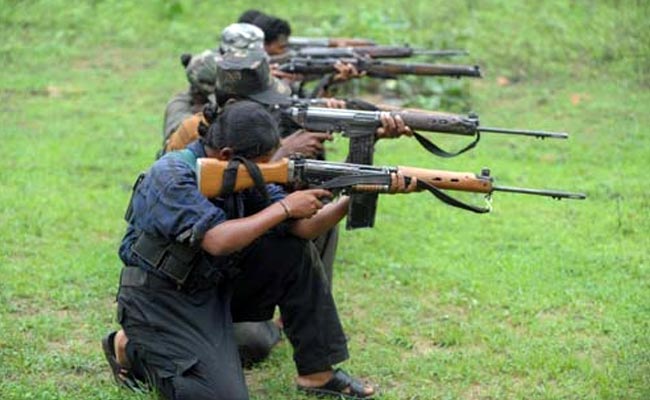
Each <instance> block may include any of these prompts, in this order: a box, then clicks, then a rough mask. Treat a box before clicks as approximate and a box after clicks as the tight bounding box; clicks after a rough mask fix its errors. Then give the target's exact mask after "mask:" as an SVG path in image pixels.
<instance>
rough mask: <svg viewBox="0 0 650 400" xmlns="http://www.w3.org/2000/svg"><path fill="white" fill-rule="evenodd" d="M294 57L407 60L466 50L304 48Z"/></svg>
mask: <svg viewBox="0 0 650 400" xmlns="http://www.w3.org/2000/svg"><path fill="white" fill-rule="evenodd" d="M293 54H294V56H295V57H312V58H327V57H334V58H341V57H357V56H368V57H370V58H408V57H413V56H434V57H453V56H465V55H468V54H469V53H468V52H467V51H466V50H426V49H414V48H412V47H409V46H363V47H335V48H333V47H304V48H301V49H298V50H296V51H294V52H293Z"/></svg>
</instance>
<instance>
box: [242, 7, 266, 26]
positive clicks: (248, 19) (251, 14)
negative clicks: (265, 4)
mask: <svg viewBox="0 0 650 400" xmlns="http://www.w3.org/2000/svg"><path fill="white" fill-rule="evenodd" d="M260 15H264V13H263V12H261V11H260V10H246V11H244V12H243V13H242V15H240V16H239V19H238V20H237V22H243V23H247V24H252V23H253V21H254V20H255V18H257V17H259V16H260Z"/></svg>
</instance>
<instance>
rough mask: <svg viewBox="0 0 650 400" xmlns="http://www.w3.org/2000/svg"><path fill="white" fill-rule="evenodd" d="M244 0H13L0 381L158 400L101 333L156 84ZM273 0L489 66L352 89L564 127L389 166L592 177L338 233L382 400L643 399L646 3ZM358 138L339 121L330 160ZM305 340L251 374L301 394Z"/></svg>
mask: <svg viewBox="0 0 650 400" xmlns="http://www.w3.org/2000/svg"><path fill="white" fill-rule="evenodd" d="M253 6H257V5H256V4H255V2H252V1H238V2H234V3H230V2H228V3H226V2H216V3H214V4H213V3H202V2H192V1H155V0H152V1H147V2H132V1H120V2H117V1H89V2H78V3H74V4H73V3H70V2H64V1H56V0H53V1H47V2H44V1H28V2H18V1H8V0H3V1H0V22H1V23H0V37H2V38H3V40H2V42H1V43H0V59H2V68H3V74H2V75H0V99H1V100H2V101H1V102H0V127H1V128H0V132H1V136H0V137H1V139H2V144H1V145H0V182H2V190H0V227H1V228H0V272H1V273H2V279H0V331H2V333H3V334H2V335H1V336H0V398H2V399H88V398H97V399H122V398H133V399H136V398H148V397H147V396H146V395H145V396H137V395H131V394H128V393H124V392H122V391H120V390H119V389H117V388H116V387H115V386H114V384H113V383H112V381H111V379H110V375H109V373H108V370H107V367H106V365H105V361H104V360H103V357H102V354H101V351H100V347H99V339H100V338H101V337H102V336H103V335H104V334H105V333H106V332H107V331H108V330H109V329H111V328H115V327H116V326H117V325H116V323H115V317H114V315H115V314H114V313H115V306H114V303H113V299H114V296H115V289H116V283H117V279H118V275H119V268H120V266H119V260H118V258H117V257H116V249H117V246H118V243H119V241H120V238H121V234H122V232H123V229H124V222H123V220H122V215H123V211H124V208H125V206H126V203H127V201H128V196H129V190H130V186H131V184H132V181H133V180H134V178H135V177H136V175H137V173H138V172H139V171H140V170H143V169H145V168H146V167H147V166H148V165H149V164H150V163H151V161H152V159H153V156H154V154H155V152H156V150H157V149H158V145H159V143H160V135H161V134H160V131H161V127H162V114H163V107H164V104H165V102H166V101H167V99H168V98H169V97H171V95H172V94H174V93H175V92H177V91H179V90H181V89H183V88H184V87H185V86H186V81H185V78H184V75H183V72H182V70H181V68H180V66H179V63H178V55H179V54H180V53H182V52H185V51H194V52H198V51H200V50H202V49H204V48H208V47H212V46H214V44H215V37H216V36H217V33H218V32H219V31H220V30H221V28H222V27H224V26H225V25H227V24H228V23H230V22H231V21H234V20H235V19H236V17H237V15H238V14H239V13H240V12H241V11H243V10H245V9H247V8H250V7H253ZM265 9H266V10H267V11H269V12H271V13H275V14H280V15H283V16H285V17H286V18H288V19H289V20H290V21H291V23H292V26H293V28H294V31H295V32H296V34H301V35H331V36H346V35H348V36H363V37H370V38H374V39H376V40H377V41H378V42H381V43H403V42H408V43H411V44H412V45H414V46H416V45H417V46H421V47H430V48H443V47H447V48H459V47H460V48H466V49H468V50H469V51H470V53H471V56H470V57H468V58H466V59H461V60H458V62H467V63H473V62H477V63H478V64H479V65H481V67H482V68H483V69H484V71H485V73H486V77H485V79H483V80H481V81H472V82H469V81H460V82H453V83H450V82H449V81H445V80H441V79H440V80H412V81H411V82H410V84H404V83H403V82H402V83H398V84H384V83H381V84H377V83H374V84H368V83H364V84H355V85H351V86H350V87H348V88H342V89H341V92H340V94H341V95H347V94H355V93H365V92H367V91H368V90H370V89H373V90H377V91H379V92H381V93H382V94H383V95H385V96H394V97H395V96H398V97H399V100H401V101H402V102H404V103H407V104H411V105H415V106H421V107H430V108H433V107H435V106H440V107H441V108H443V109H444V110H451V111H462V112H465V111H468V110H470V109H472V110H474V111H476V112H477V113H479V115H480V116H481V121H482V123H483V124H484V125H486V126H503V127H521V128H537V129H546V130H557V131H564V130H566V131H568V132H569V133H570V134H571V137H570V139H569V140H568V141H552V140H547V141H538V140H533V139H529V138H507V137H503V136H501V135H491V136H489V135H487V134H486V135H484V137H483V139H482V141H481V143H480V144H479V146H478V147H477V148H476V149H475V150H473V151H472V152H470V153H468V154H466V155H463V156H461V157H458V158H456V159H451V160H443V159H433V158H431V157H429V156H428V155H427V154H425V153H423V152H422V151H420V150H419V148H418V146H417V145H416V144H414V143H413V141H409V140H407V139H399V140H395V141H391V142H385V143H379V145H378V149H377V153H376V156H375V159H376V163H377V164H389V165H393V164H402V165H414V166H422V167H431V168H440V169H450V170H467V171H473V172H477V171H478V170H479V169H480V168H481V167H483V166H489V167H490V168H491V170H492V173H493V175H494V176H495V177H496V179H497V182H498V183H500V184H504V185H516V186H526V187H544V188H557V189H567V190H577V191H585V192H587V193H588V195H589V198H588V199H587V200H586V201H583V202H571V201H561V202H555V201H551V200H547V199H544V198H533V197H524V196H517V195H510V194H507V193H495V195H494V199H493V206H494V211H493V212H492V213H491V214H489V215H483V216H478V215H470V214H468V213H465V212H462V211H459V210H454V209H451V208H449V207H446V206H444V205H442V204H441V203H439V202H437V201H436V200H433V199H432V198H429V197H428V196H427V195H424V194H419V195H411V196H385V197H383V198H382V199H381V201H380V209H379V213H378V215H377V223H376V228H375V229H372V230H360V231H352V232H344V233H343V238H342V241H341V245H340V248H339V254H338V258H337V260H338V262H337V266H336V273H335V283H334V287H335V297H336V299H337V302H338V305H339V309H340V312H341V315H342V320H343V322H344V325H345V327H346V331H347V334H348V336H349V337H350V348H351V354H352V359H351V360H350V361H349V362H347V363H345V365H344V367H345V368H346V369H348V370H351V371H352V372H354V373H355V374H359V375H361V376H365V377H368V378H370V379H372V380H373V381H375V382H377V383H378V384H379V385H380V387H381V388H382V391H383V393H384V398H386V399H502V398H508V399H578V398H579V399H645V398H648V397H650V389H649V388H650V381H649V378H648V377H649V376H650V367H649V366H650V351H649V350H648V349H650V340H649V339H648V336H647V332H648V328H649V325H648V320H649V318H648V317H649V316H650V301H649V298H648V292H649V289H650V287H649V286H650V279H649V276H650V275H649V268H650V259H649V257H648V248H650V239H649V238H648V235H647V232H648V231H649V230H650V201H649V200H648V199H649V197H648V195H647V188H646V181H647V178H646V175H647V171H646V170H645V169H646V167H647V165H648V160H649V159H650V140H649V139H648V138H647V135H646V134H645V130H646V129H644V128H645V127H647V126H648V125H650V116H648V113H647V104H650V91H649V90H648V88H649V85H650V62H649V61H648V60H650V29H649V28H650V26H649V24H650V23H649V22H648V21H650V19H649V18H648V16H650V15H649V14H650V7H648V5H647V4H646V3H645V2H642V1H636V2H635V1H614V0H611V1H601V2H587V1H571V2H560V1H549V2H526V3H524V2H515V1H505V0H491V1H487V2H477V1H472V0H467V1H464V2H453V3H451V2H443V1H433V2H431V1H426V2H425V1H422V2H388V1H382V2H376V1H375V2H368V1H361V2H356V3H353V4H351V3H349V2H345V3H344V2H338V1H332V2H321V3H318V6H317V7H316V6H315V5H314V4H313V3H308V2H304V3H300V4H298V3H295V2H287V1H277V2H272V3H270V4H268V6H265ZM197 16H198V17H197ZM415 86H419V87H418V88H417V90H414V87H415ZM450 99H451V100H450ZM435 138H436V139H437V140H438V141H440V142H441V143H443V144H444V145H446V146H448V147H450V148H457V147H460V146H461V145H462V143H464V139H463V138H458V137H449V136H444V137H443V136H442V135H437V136H435ZM345 145H346V142H345V140H343V139H339V140H337V141H336V143H335V144H334V148H333V151H332V154H333V156H332V158H333V159H336V158H339V159H341V158H343V156H344V154H343V148H344V146H345ZM465 197H467V196H465ZM469 198H471V199H473V200H475V201H479V202H480V201H481V199H480V198H479V197H478V196H470V197H469ZM290 354H291V351H290V348H289V346H288V345H287V343H284V344H282V345H281V346H280V347H279V348H278V349H277V350H276V351H274V353H273V354H272V356H271V358H270V359H269V360H268V361H267V362H265V363H264V364H263V365H261V366H260V367H258V368H256V369H254V370H253V371H251V372H249V373H248V375H247V378H248V381H249V385H250V387H251V393H252V396H253V397H254V398H256V399H267V398H268V399H285V398H297V399H299V398H301V397H300V396H298V395H297V394H296V393H295V391H294V390H293V385H292V377H293V375H294V369H293V366H292V363H291V355H290Z"/></svg>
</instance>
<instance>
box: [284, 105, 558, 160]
mask: <svg viewBox="0 0 650 400" xmlns="http://www.w3.org/2000/svg"><path fill="white" fill-rule="evenodd" d="M294 101H295V104H296V105H294V106H292V107H287V108H285V109H283V110H282V112H283V114H284V115H285V116H287V117H288V118H290V119H291V120H292V121H293V122H295V123H296V124H298V125H300V126H302V127H303V128H305V129H308V130H312V131H317V132H341V133H343V135H344V136H347V137H349V138H350V154H351V155H353V153H354V154H358V153H364V154H365V155H364V156H361V157H360V158H359V159H357V160H353V162H359V163H364V164H372V145H370V146H367V144H368V143H370V144H372V143H374V136H375V131H376V130H377V128H379V127H380V126H381V119H380V115H381V111H362V110H349V109H334V108H322V107H313V106H312V105H310V104H311V103H312V102H313V103H316V104H318V103H320V100H313V99H310V100H303V99H298V100H294ZM387 112H388V113H389V114H390V115H392V116H399V117H401V118H402V120H403V121H404V123H405V124H406V125H408V126H409V127H410V128H411V129H412V130H413V131H414V132H413V136H414V137H415V138H416V140H417V141H418V142H419V143H420V144H421V145H422V147H424V148H425V149H427V150H428V151H429V152H431V153H433V154H435V155H438V156H440V157H446V158H449V157H454V156H457V155H459V154H462V153H464V152H465V151H467V150H470V149H472V148H473V147H475V146H476V144H477V143H478V141H479V140H480V138H481V136H480V134H481V132H489V133H501V134H505V135H522V136H533V137H537V138H541V139H545V138H553V139H567V138H568V137H569V135H568V134H567V133H564V132H549V131H539V130H525V129H506V128H495V127H484V126H480V124H479V118H478V116H477V115H476V114H473V113H472V114H469V115H467V116H463V115H458V114H451V113H442V112H436V111H424V110H422V111H415V110H393V111H387ZM417 131H427V132H439V133H448V134H454V135H462V136H474V141H473V142H472V143H470V144H469V145H467V146H466V147H464V148H463V149H461V150H459V151H457V152H454V153H449V152H447V151H445V150H443V149H441V148H440V147H438V146H436V145H435V144H433V143H431V142H430V141H429V140H428V139H427V138H426V137H424V136H422V135H420V134H419V133H417ZM362 143H363V144H362ZM364 146H367V147H364Z"/></svg>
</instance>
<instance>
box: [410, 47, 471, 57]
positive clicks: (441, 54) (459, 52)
mask: <svg viewBox="0 0 650 400" xmlns="http://www.w3.org/2000/svg"><path fill="white" fill-rule="evenodd" d="M413 54H414V55H418V56H438V57H451V56H468V55H469V52H468V51H467V50H424V49H414V50H413Z"/></svg>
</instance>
